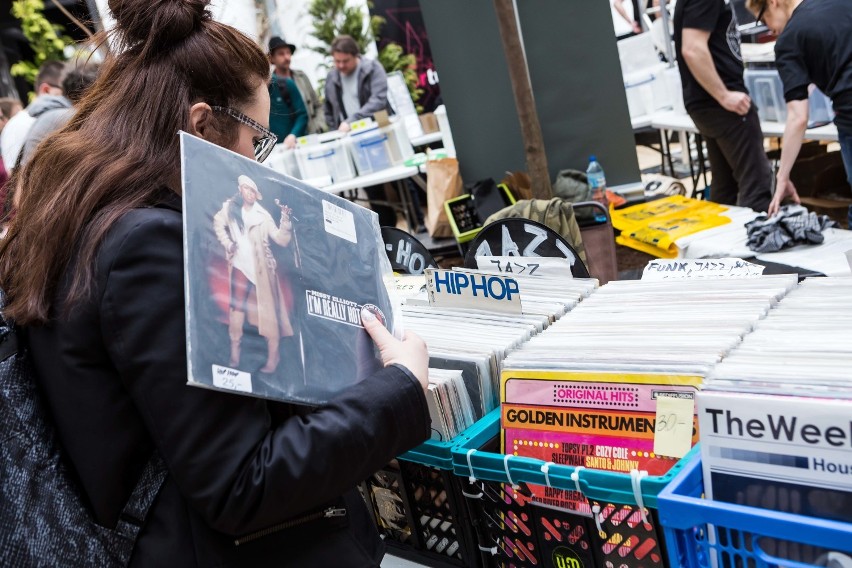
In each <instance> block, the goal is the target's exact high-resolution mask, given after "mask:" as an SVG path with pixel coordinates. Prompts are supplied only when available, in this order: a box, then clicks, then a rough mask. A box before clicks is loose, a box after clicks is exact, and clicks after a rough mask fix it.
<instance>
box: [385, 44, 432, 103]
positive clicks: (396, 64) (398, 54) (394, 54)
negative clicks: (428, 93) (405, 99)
mask: <svg viewBox="0 0 852 568" xmlns="http://www.w3.org/2000/svg"><path fill="white" fill-rule="evenodd" d="M378 59H379V63H381V64H382V67H384V68H385V71H387V72H388V73H393V72H394V71H402V77H403V78H404V79H405V84H406V86H407V87H408V92H409V93H411V100H412V101H414V102H415V103H416V102H417V100H418V99H420V95H422V94H423V89H418V88H417V83H418V78H417V59H416V58H415V57H414V54H412V53H405V52H404V51H403V49H402V46H401V45H399V44H398V43H393V42H391V43H388V44H387V45H385V46H384V47H383V48H382V50H381V51H380V52H379V58H378ZM416 106H417V112H423V107H422V106H420V105H416Z"/></svg>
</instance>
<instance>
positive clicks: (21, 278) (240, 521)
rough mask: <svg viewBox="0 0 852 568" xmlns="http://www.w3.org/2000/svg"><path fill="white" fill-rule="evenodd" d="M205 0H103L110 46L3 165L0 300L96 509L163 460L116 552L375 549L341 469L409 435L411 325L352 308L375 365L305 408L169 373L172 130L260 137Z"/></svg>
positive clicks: (218, 556) (232, 34)
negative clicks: (113, 40)
mask: <svg viewBox="0 0 852 568" xmlns="http://www.w3.org/2000/svg"><path fill="white" fill-rule="evenodd" d="M207 5H208V1H207V0H110V2H109V6H110V9H111V10H112V12H113V15H114V16H115V19H116V22H117V40H118V44H119V46H118V47H119V49H117V50H116V53H117V55H115V56H114V58H112V59H110V60H108V61H107V62H106V63H105V64H104V65H103V67H102V70H101V75H100V77H99V78H98V80H97V82H96V83H95V84H94V85H93V87H92V88H91V90H90V91H89V92H88V94H87V95H86V96H85V97H84V98H83V99H82V100H81V101H80V103H79V105H78V107H77V113H76V115H75V116H74V117H73V118H72V120H71V122H70V123H69V124H68V125H67V126H66V127H65V128H63V129H62V130H61V131H60V132H59V133H57V134H56V135H55V136H53V137H52V138H51V139H50V140H47V141H45V142H44V143H43V144H42V145H41V146H39V149H38V150H37V151H36V153H35V154H34V155H33V157H32V159H31V160H30V162H29V163H28V164H27V165H26V166H25V167H23V168H21V170H20V171H19V172H16V174H15V177H14V178H13V179H12V180H11V182H10V183H13V184H14V187H15V188H16V189H17V190H20V189H24V191H21V201H20V207H19V209H18V212H17V216H16V218H15V219H14V220H13V221H12V223H11V226H10V228H9V234H8V236H7V238H6V239H5V240H3V241H2V243H0V288H2V289H3V290H4V291H5V292H6V295H7V305H6V307H5V309H4V311H3V315H4V317H6V318H8V319H11V320H14V321H15V322H16V323H17V324H18V326H20V328H21V330H22V332H23V335H24V339H25V340H26V342H27V345H28V348H29V351H30V354H31V358H32V361H33V364H34V372H35V375H36V379H37V384H38V387H39V390H40V392H41V394H42V395H43V397H44V399H45V400H46V403H47V407H48V408H49V411H50V414H51V419H52V421H53V423H54V424H55V426H56V429H57V433H58V436H59V439H60V441H61V443H62V446H63V448H64V450H65V453H66V456H67V458H68V462H69V466H70V469H71V470H72V471H73V472H74V474H75V477H76V478H77V480H78V481H79V488H80V492H81V494H82V495H83V497H84V500H85V501H86V502H87V504H88V505H89V506H90V507H91V511H92V514H93V516H94V518H95V519H96V520H97V522H98V523H100V524H102V525H104V526H108V527H112V526H115V525H116V523H118V522H119V521H120V518H119V516H120V512H121V511H122V508H123V506H124V504H125V503H126V502H127V500H128V498H129V496H130V493H131V491H132V490H133V488H134V486H135V484H136V482H137V480H138V478H139V475H140V473H141V471H142V469H143V467H144V466H145V464H146V463H147V462H148V461H149V459H150V458H151V456H152V454H154V453H155V452H158V453H159V454H160V455H161V456H162V458H163V460H164V462H165V463H166V466H167V469H168V475H167V477H166V481H165V483H164V484H163V486H162V488H161V490H160V492H159V495H158V496H157V499H156V501H155V502H154V504H153V506H152V508H151V509H150V511H149V513H148V516H147V519H146V521H145V525H144V527H143V528H142V531H141V533H140V536H139V539H138V541H137V544H136V548H135V550H134V554H133V558H132V562H131V565H133V566H271V565H275V566H283V565H292V566H330V565H335V566H377V565H378V564H379V562H380V560H381V557H382V554H383V549H382V545H381V542H380V540H379V539H378V536H377V534H376V531H375V529H374V528H373V526H372V523H371V521H370V520H369V516H368V514H367V511H366V509H365V505H364V503H363V501H362V500H361V498H360V497H359V496H358V495H357V493H356V492H355V491H353V490H352V488H354V487H355V485H356V484H357V483H358V482H360V481H361V480H363V479H365V478H366V477H367V476H369V475H370V474H371V473H373V472H374V471H375V470H377V469H378V468H380V467H381V466H382V465H384V464H385V463H386V462H387V461H389V460H390V459H391V458H393V457H394V456H396V455H398V454H399V453H401V452H404V451H405V450H407V449H408V448H410V447H412V446H414V445H416V444H417V443H419V442H421V441H422V440H424V439H425V438H427V437H428V435H429V412H428V409H427V406H426V399H425V397H424V394H423V389H424V388H425V387H426V384H427V380H428V379H427V361H428V357H427V354H426V350H425V345H424V344H423V342H422V341H421V340H420V339H419V338H416V337H414V336H412V337H406V339H405V340H404V341H398V340H396V339H394V338H393V337H392V336H391V335H390V333H389V332H388V331H387V330H385V329H384V327H383V326H381V325H380V324H379V323H378V322H377V321H376V320H375V318H369V317H368V316H366V315H365V316H364V325H365V327H366V328H367V330H368V332H369V333H370V334H371V335H372V336H373V338H374V339H375V340H376V343H377V345H378V346H379V350H380V352H381V355H382V360H383V362H384V363H385V368H384V369H382V370H381V371H379V372H378V373H376V374H375V375H373V376H371V377H369V378H367V379H365V380H364V381H362V382H361V383H359V384H357V385H355V386H354V387H352V388H350V389H348V390H346V391H344V392H342V393H340V395H339V396H338V397H337V398H336V399H335V400H333V401H332V402H330V403H329V404H327V405H324V406H322V407H319V408H317V409H315V410H313V411H311V412H300V411H297V409H296V408H294V407H292V406H288V405H283V404H277V403H271V402H268V401H263V400H260V399H252V398H246V397H241V396H237V395H232V394H228V393H222V392H215V391H208V390H204V389H196V388H191V387H187V386H186V381H187V377H186V345H185V323H184V316H183V314H184V297H183V291H184V282H183V278H184V277H183V253H182V220H181V213H180V209H181V204H180V203H181V200H180V196H179V193H180V155H179V142H178V131H179V130H185V131H188V132H189V133H191V134H194V135H196V136H199V137H202V138H205V139H207V140H209V141H212V142H214V143H217V144H219V145H221V146H223V147H226V148H229V149H231V150H233V151H235V152H238V153H240V154H242V155H245V156H249V157H253V156H257V158H258V159H262V158H264V157H265V156H266V155H267V154H268V152H269V150H271V147H272V145H273V144H274V142H275V137H274V135H271V134H270V133H269V132H268V128H267V126H266V125H267V124H268V117H269V95H268V90H267V81H268V80H269V67H268V63H267V60H266V57H265V56H264V53H263V52H262V51H261V50H260V49H259V48H258V47H257V46H256V45H255V44H254V43H253V42H252V41H251V40H249V39H248V38H247V37H245V36H244V35H242V34H241V33H239V32H238V31H236V30H234V29H233V28H231V27H229V26H226V25H223V24H220V23H217V22H214V21H213V20H212V19H211V17H210V13H209V11H208V10H207ZM211 61H212V62H214V64H211ZM309 348H310V346H306V349H309ZM329 512H330V513H329ZM69 554H71V552H69ZM2 556H3V553H2V551H0V559H2ZM0 563H2V561H0ZM68 563H69V564H72V565H85V564H86V559H83V558H73V557H69V558H68Z"/></svg>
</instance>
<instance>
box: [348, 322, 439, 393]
mask: <svg viewBox="0 0 852 568" xmlns="http://www.w3.org/2000/svg"><path fill="white" fill-rule="evenodd" d="M361 321H362V322H363V324H364V329H366V330H367V333H369V334H370V337H371V338H373V341H374V342H375V343H376V347H378V348H379V353H380V354H381V356H382V364H383V365H384V366H385V367H387V366H388V365H393V364H397V365H402V366H403V367H405V368H406V369H408V370H409V371H410V372H411V374H412V375H414V376H415V377H416V378H417V380H418V381H419V382H420V386H421V387H423V390H424V391H425V390H426V389H427V388H428V387H429V353H428V352H427V351H426V343H424V341H423V340H422V339H421V338H420V336H418V335H417V334H415V333H412V332H409V331H407V332H405V338H404V339H403V340H402V341H400V340H399V339H397V338H396V337H394V336H393V335H392V334H391V332H389V331H388V330H387V328H385V326H384V325H382V323H381V322H380V321H379V320H378V319H376V316H375V315H373V313H372V312H371V311H369V310H367V309H365V308H362V309H361Z"/></svg>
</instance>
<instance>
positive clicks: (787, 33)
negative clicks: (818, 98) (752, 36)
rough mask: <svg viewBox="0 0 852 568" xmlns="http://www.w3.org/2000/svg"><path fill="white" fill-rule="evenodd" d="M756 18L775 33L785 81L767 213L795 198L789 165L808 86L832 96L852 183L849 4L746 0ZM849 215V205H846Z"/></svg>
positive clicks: (803, 124) (802, 126)
mask: <svg viewBox="0 0 852 568" xmlns="http://www.w3.org/2000/svg"><path fill="white" fill-rule="evenodd" d="M746 6H747V7H748V9H749V10H751V12H753V13H754V14H755V16H756V17H757V19H758V20H759V21H760V20H762V21H763V22H764V23H765V24H766V26H767V27H768V28H769V29H770V30H772V31H773V32H774V33H776V34H778V41H777V42H776V43H775V64H776V65H777V67H778V73H779V74H780V75H781V82H782V83H784V98H785V100H786V101H787V123H786V125H785V126H784V146H783V148H782V150H781V164H780V166H779V168H778V174H777V175H776V185H775V196H774V197H773V199H772V203H771V204H770V205H769V213H770V215H774V214H775V213H777V212H778V210H779V208H780V207H781V202H782V201H783V200H784V199H785V198H787V197H789V198H790V199H792V200H793V201H794V202H796V203H799V202H800V200H799V194H798V193H797V191H796V187H795V186H794V185H793V182H791V181H790V170H791V169H792V168H793V163H794V162H795V161H796V157H797V156H798V155H799V150H800V149H801V147H802V139H803V138H804V135H805V130H806V129H807V126H808V86H809V85H810V84H811V83H813V84H815V85H816V86H817V87H819V89H820V90H821V91H822V92H824V93H825V94H826V95H828V97H829V98H830V99H831V101H832V103H833V105H834V112H835V113H836V114H837V116H836V117H835V119H834V123H835V124H836V125H837V133H838V140H839V141H840V152H841V155H842V156H843V165H844V167H845V168H846V178H847V179H848V180H849V185H852V4H850V3H849V0H748V1H747V3H746ZM849 212H850V219H852V207H850V210H849Z"/></svg>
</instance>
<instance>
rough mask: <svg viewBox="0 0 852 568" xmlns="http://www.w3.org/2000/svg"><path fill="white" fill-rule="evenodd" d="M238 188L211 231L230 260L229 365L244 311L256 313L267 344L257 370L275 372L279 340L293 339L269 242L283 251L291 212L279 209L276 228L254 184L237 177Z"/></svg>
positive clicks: (236, 353) (235, 362)
mask: <svg viewBox="0 0 852 568" xmlns="http://www.w3.org/2000/svg"><path fill="white" fill-rule="evenodd" d="M237 186H238V192H237V193H236V195H234V196H233V197H231V198H230V199H228V200H227V201H225V203H223V204H222V208H221V209H220V210H219V212H218V213H216V215H214V217H213V230H214V232H215V233H216V238H217V239H219V242H220V243H222V246H223V247H224V248H225V257H226V258H227V260H228V281H229V282H228V286H229V288H228V289H229V291H230V298H231V302H230V311H229V319H228V336H229V337H230V340H231V353H230V361H229V365H230V366H231V367H238V366H239V364H240V342H241V340H242V337H243V328H244V326H245V323H246V313H250V314H252V315H255V314H256V317H257V322H256V323H257V330H258V333H259V334H260V335H261V336H262V337H263V338H265V339H266V345H267V358H266V364H265V365H264V366H263V367H262V368H261V369H260V372H261V373H273V372H275V369H276V368H277V367H278V363H279V361H280V358H281V354H280V349H279V347H280V340H281V337H282V336H284V337H289V336H292V335H293V326H292V324H291V323H290V317H289V314H288V313H287V306H286V304H285V303H284V295H283V293H282V291H281V285H280V283H279V280H278V275H277V273H276V261H275V256H274V255H273V254H272V249H271V247H270V241H272V242H274V243H276V244H277V245H279V246H282V247H286V246H287V245H289V244H290V239H291V238H292V236H293V225H292V222H291V220H290V208H289V207H286V206H282V207H281V220H280V224H279V226H276V225H275V221H274V220H273V219H272V215H270V214H269V212H268V211H267V210H266V209H264V208H263V207H262V206H261V205H260V203H258V201H260V200H262V199H263V195H261V193H260V190H259V189H258V187H257V184H256V183H255V182H254V180H252V179H251V178H250V177H248V176H245V175H242V176H240V177H238V178H237ZM252 292H254V294H252ZM250 323H252V324H254V323H255V322H250Z"/></svg>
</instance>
